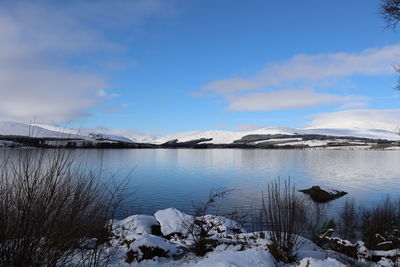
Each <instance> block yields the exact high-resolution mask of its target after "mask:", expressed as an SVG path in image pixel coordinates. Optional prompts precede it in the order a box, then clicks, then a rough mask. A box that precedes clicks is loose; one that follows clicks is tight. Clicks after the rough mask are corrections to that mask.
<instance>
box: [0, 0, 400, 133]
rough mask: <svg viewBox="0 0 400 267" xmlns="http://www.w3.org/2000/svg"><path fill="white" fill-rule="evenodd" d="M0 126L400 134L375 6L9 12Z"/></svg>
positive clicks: (35, 5)
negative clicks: (290, 129) (376, 129)
mask: <svg viewBox="0 0 400 267" xmlns="http://www.w3.org/2000/svg"><path fill="white" fill-rule="evenodd" d="M0 32H1V35H0V120H3V121H19V122H25V123H26V122H31V121H35V122H38V123H45V124H52V125H68V126H70V127H86V128H96V127H102V128H103V129H120V130H127V131H135V132H140V133H152V134H167V133H173V132H182V131H191V130H211V129H219V130H239V131H240V130H252V129H257V128H260V127H267V126H286V127H296V128H303V127H327V128H329V127H331V128H332V127H333V128H335V127H337V128H340V127H370V128H371V127H382V128H390V127H393V128H394V127H395V126H396V125H400V108H399V104H400V91H397V90H395V89H394V87H395V85H396V82H397V79H398V75H397V74H396V73H395V71H394V68H393V67H394V66H396V64H400V32H399V31H396V30H392V29H385V23H384V21H383V19H382V18H381V17H380V15H379V1H372V0H371V1H365V0H327V1H320V0H298V1H293V0H280V1H265V0H253V1H244V0H220V1H213V0H130V1H128V0H126V1H123V0H116V1H108V0H97V1H94V0H93V1H90V0H80V1H78V0H69V1H66V0H54V1H50V0H48V1H47V0H38V1H23V0H22V1H20V0H12V1H7V0H2V1H0Z"/></svg>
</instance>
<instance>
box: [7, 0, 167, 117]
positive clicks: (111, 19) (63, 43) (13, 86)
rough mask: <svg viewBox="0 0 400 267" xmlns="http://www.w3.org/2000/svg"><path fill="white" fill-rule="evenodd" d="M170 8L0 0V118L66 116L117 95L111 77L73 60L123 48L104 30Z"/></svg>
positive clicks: (152, 3) (152, 0)
mask: <svg viewBox="0 0 400 267" xmlns="http://www.w3.org/2000/svg"><path fill="white" fill-rule="evenodd" d="M168 12H172V9H169V8H168V5H166V4H164V2H163V1H161V0H138V1H117V2H112V3H110V1H106V0H99V1H77V0H71V1H62V2H58V1H35V2H34V3H33V2H31V1H9V2H2V3H0V32H1V35H0V120H15V121H23V122H27V121H30V120H32V119H35V120H36V121H37V122H45V123H54V122H63V121H65V120H69V119H73V118H76V117H78V116H83V115H87V114H86V112H85V110H87V109H88V108H90V107H93V106H94V105H96V104H98V103H99V102H100V101H101V98H102V97H103V98H104V97H108V98H111V97H116V96H118V95H117V94H115V93H107V91H106V89H107V87H109V83H108V81H107V78H105V77H104V76H102V75H100V74H97V73H93V72H90V71H87V69H90V67H87V66H83V67H82V65H77V64H73V63H71V62H74V60H73V59H74V58H79V59H80V61H81V59H82V58H84V56H86V55H87V54H90V53H93V52H101V53H102V54H103V55H114V54H115V53H118V52H121V51H122V50H123V47H122V46H121V45H120V44H117V43H114V42H113V41H111V40H110V39H108V37H107V35H106V33H105V31H106V30H109V29H112V30H113V31H124V30H132V29H133V28H134V27H137V25H140V24H141V23H143V22H144V21H146V19H147V18H149V17H150V16H153V15H155V14H157V15H163V14H166V13H168ZM122 63H123V62H122ZM122 63H121V64H122ZM85 69H86V70H85ZM101 96H102V97H101Z"/></svg>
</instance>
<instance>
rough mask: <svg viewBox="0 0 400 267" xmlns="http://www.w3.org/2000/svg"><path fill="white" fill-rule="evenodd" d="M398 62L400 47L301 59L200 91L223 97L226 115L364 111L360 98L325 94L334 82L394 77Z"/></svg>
mask: <svg viewBox="0 0 400 267" xmlns="http://www.w3.org/2000/svg"><path fill="white" fill-rule="evenodd" d="M399 59H400V44H399V45H392V46H385V47H381V48H374V49H366V50H363V51H361V52H359V53H344V52H342V53H325V54H318V55H305V54H300V55H296V56H294V57H292V58H291V59H289V60H287V61H284V62H277V63H272V64H269V65H268V66H267V67H266V68H264V69H262V70H260V71H258V72H257V73H256V74H255V75H253V76H251V77H248V78H242V77H235V78H230V79H222V80H216V81H212V82H210V83H208V84H206V85H204V86H202V87H201V88H200V90H201V92H203V93H211V94H212V95H218V96H222V97H223V98H224V99H225V100H226V101H227V102H228V110H234V111H269V110H284V109H298V108H304V107H310V106H317V105H325V104H332V103H339V104H341V105H342V107H344V108H345V107H346V106H355V105H357V106H359V107H360V106H363V105H365V101H364V102H362V101H359V100H361V99H362V97H354V96H349V95H339V94H337V93H334V94H332V93H330V94H328V93H326V90H331V91H332V89H334V87H335V86H334V85H335V84H337V82H338V81H343V79H346V78H349V77H351V76H355V75H362V76H377V75H388V74H392V73H394V70H393V65H394V64H395V63H397V62H398V61H399ZM355 100H356V101H355ZM364 100H365V99H364ZM348 102H353V104H350V103H348Z"/></svg>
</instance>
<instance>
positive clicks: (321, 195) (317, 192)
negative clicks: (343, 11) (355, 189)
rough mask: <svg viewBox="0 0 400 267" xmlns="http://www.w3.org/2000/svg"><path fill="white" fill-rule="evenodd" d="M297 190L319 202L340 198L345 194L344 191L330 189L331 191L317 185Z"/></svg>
mask: <svg viewBox="0 0 400 267" xmlns="http://www.w3.org/2000/svg"><path fill="white" fill-rule="evenodd" d="M299 192H302V193H305V194H307V195H309V196H310V197H311V199H312V200H314V201H315V202H319V203H325V202H328V201H331V200H334V199H337V198H340V197H342V196H344V195H346V194H347V192H344V191H338V190H332V191H331V192H328V191H325V190H323V189H321V187H319V186H317V185H316V186H313V187H311V188H309V189H303V190H299Z"/></svg>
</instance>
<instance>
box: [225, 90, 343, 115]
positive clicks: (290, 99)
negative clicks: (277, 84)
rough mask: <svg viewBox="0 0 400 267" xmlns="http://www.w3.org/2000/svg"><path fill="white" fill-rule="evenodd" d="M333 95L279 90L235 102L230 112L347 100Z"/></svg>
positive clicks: (305, 105) (314, 104) (265, 109)
mask: <svg viewBox="0 0 400 267" xmlns="http://www.w3.org/2000/svg"><path fill="white" fill-rule="evenodd" d="M347 99H348V97H341V96H337V95H333V94H323V93H317V92H315V91H313V90H279V91H273V92H268V93H255V94H249V95H246V96H243V97H240V98H237V99H235V100H233V101H232V102H231V103H230V104H229V106H228V110H236V111H270V110H286V109H296V108H304V107H312V106H317V105H323V104H332V103H336V102H340V101H345V100H347Z"/></svg>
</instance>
